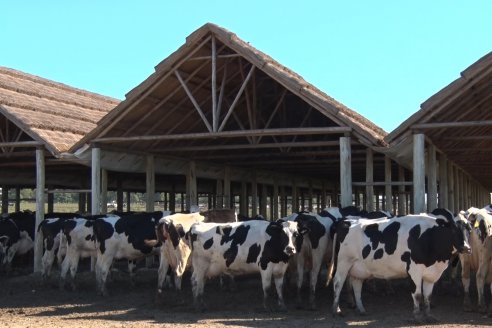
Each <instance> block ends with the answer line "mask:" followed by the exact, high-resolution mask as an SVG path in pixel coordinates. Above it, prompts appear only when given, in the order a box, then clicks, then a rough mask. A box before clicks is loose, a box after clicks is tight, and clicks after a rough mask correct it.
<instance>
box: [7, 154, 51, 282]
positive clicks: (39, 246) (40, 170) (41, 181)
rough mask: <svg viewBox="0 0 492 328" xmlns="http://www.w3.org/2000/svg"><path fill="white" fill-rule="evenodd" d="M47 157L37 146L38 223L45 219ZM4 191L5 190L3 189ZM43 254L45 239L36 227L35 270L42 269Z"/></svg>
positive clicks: (37, 224)
mask: <svg viewBox="0 0 492 328" xmlns="http://www.w3.org/2000/svg"><path fill="white" fill-rule="evenodd" d="M44 188H45V159H44V149H43V148H41V147H40V148H36V225H35V227H38V226H39V224H40V223H41V221H43V219H44ZM2 191H3V190H2ZM42 256H43V239H42V238H41V236H40V234H39V232H38V229H34V272H40V271H41V258H42Z"/></svg>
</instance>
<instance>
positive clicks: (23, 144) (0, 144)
mask: <svg viewBox="0 0 492 328" xmlns="http://www.w3.org/2000/svg"><path fill="white" fill-rule="evenodd" d="M40 146H43V143H41V142H39V141H10V142H0V147H13V148H21V147H23V148H25V147H40Z"/></svg>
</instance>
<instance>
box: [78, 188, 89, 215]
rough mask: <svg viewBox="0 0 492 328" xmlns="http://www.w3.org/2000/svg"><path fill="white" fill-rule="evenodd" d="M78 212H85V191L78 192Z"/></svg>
mask: <svg viewBox="0 0 492 328" xmlns="http://www.w3.org/2000/svg"><path fill="white" fill-rule="evenodd" d="M79 212H80V213H87V194H86V193H85V192H80V193H79Z"/></svg>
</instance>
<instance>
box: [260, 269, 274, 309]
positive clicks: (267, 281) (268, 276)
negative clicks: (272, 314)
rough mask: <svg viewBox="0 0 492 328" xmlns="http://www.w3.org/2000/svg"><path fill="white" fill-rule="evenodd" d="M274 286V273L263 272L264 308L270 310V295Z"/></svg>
mask: <svg viewBox="0 0 492 328" xmlns="http://www.w3.org/2000/svg"><path fill="white" fill-rule="evenodd" d="M271 285H272V273H271V272H270V270H262V271H261V286H262V287H263V308H264V309H265V310H268V294H269V291H270V287H271Z"/></svg>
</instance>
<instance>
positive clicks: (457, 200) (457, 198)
mask: <svg viewBox="0 0 492 328" xmlns="http://www.w3.org/2000/svg"><path fill="white" fill-rule="evenodd" d="M460 178H461V171H460V169H459V168H458V167H457V166H455V167H454V206H455V208H456V212H458V211H459V210H461V195H462V194H461V192H462V188H461V187H462V186H461V179H460Z"/></svg>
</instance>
